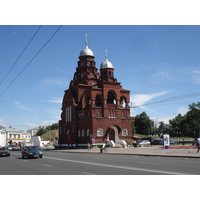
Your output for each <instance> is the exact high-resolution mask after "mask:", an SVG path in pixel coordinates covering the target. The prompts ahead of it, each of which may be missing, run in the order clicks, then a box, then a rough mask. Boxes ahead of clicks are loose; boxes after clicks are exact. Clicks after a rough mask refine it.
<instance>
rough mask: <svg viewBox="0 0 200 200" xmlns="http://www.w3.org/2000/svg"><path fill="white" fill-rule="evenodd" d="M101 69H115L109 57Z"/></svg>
mask: <svg viewBox="0 0 200 200" xmlns="http://www.w3.org/2000/svg"><path fill="white" fill-rule="evenodd" d="M100 68H101V69H102V68H114V67H113V65H112V63H111V62H109V61H108V59H107V57H106V59H105V60H104V61H103V62H102V63H101V66H100Z"/></svg>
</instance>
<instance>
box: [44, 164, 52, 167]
mask: <svg viewBox="0 0 200 200" xmlns="http://www.w3.org/2000/svg"><path fill="white" fill-rule="evenodd" d="M43 166H45V167H51V165H47V164H43Z"/></svg>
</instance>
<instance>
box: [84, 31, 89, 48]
mask: <svg viewBox="0 0 200 200" xmlns="http://www.w3.org/2000/svg"><path fill="white" fill-rule="evenodd" d="M84 36H85V45H86V46H88V36H89V35H88V34H87V33H86V34H84Z"/></svg>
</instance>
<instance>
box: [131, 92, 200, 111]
mask: <svg viewBox="0 0 200 200" xmlns="http://www.w3.org/2000/svg"><path fill="white" fill-rule="evenodd" d="M196 96H200V92H196V93H190V94H185V95H180V96H175V97H171V98H168V99H163V100H160V101H154V102H150V103H145V104H142V105H138V106H137V105H136V106H132V105H131V106H130V107H131V108H136V107H141V106H147V105H153V104H158V103H165V102H170V101H177V100H181V99H186V98H192V97H196Z"/></svg>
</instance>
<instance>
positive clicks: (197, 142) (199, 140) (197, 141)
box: [196, 138, 200, 153]
mask: <svg viewBox="0 0 200 200" xmlns="http://www.w3.org/2000/svg"><path fill="white" fill-rule="evenodd" d="M196 144H197V153H199V149H200V138H197V140H196Z"/></svg>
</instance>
